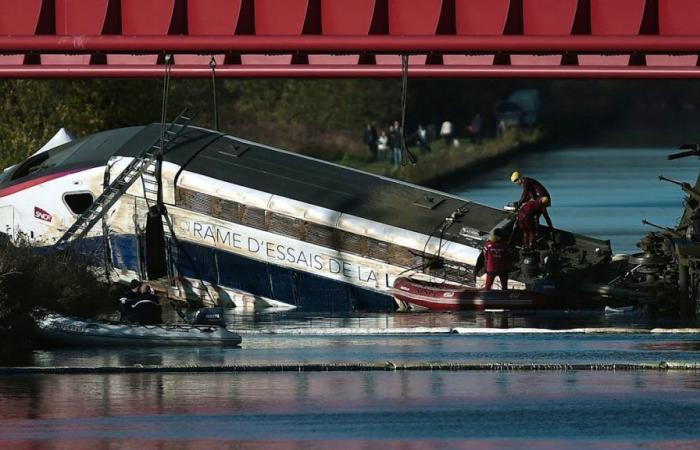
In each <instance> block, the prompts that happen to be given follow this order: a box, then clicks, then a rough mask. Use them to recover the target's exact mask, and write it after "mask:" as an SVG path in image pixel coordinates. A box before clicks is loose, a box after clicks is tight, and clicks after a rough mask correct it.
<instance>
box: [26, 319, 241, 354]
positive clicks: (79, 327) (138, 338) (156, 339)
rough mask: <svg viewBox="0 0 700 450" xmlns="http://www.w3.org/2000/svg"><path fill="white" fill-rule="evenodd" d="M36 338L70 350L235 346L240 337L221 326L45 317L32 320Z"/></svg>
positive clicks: (239, 341) (238, 342)
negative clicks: (34, 324)
mask: <svg viewBox="0 0 700 450" xmlns="http://www.w3.org/2000/svg"><path fill="white" fill-rule="evenodd" d="M35 322H36V332H37V334H38V336H39V337H40V338H41V339H43V340H45V341H46V342H49V343H51V344H56V345H72V346H129V347H144V346H148V347H150V346H226V347H232V346H238V345H240V343H241V336H240V335H239V334H237V333H235V332H233V331H231V330H228V329H226V328H225V327H223V326H218V325H189V324H162V325H137V324H129V323H118V322H103V321H96V320H83V319H78V318H75V317H66V316H63V315H60V314H56V313H45V314H41V315H37V317H36V318H35Z"/></svg>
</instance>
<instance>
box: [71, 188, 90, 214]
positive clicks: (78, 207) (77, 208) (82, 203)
mask: <svg viewBox="0 0 700 450" xmlns="http://www.w3.org/2000/svg"><path fill="white" fill-rule="evenodd" d="M93 201H94V197H93V196H92V194H91V193H89V192H73V193H70V194H65V195H64V196H63V202H64V203H65V204H66V206H68V209H70V210H71V211H72V212H73V214H82V213H84V212H85V211H86V210H87V209H88V208H89V207H90V205H92V202H93Z"/></svg>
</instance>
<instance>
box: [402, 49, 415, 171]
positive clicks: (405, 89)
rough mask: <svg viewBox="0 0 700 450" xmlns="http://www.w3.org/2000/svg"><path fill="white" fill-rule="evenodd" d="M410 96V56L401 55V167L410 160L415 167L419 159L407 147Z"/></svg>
mask: <svg viewBox="0 0 700 450" xmlns="http://www.w3.org/2000/svg"><path fill="white" fill-rule="evenodd" d="M407 96H408V55H406V54H403V55H401V165H403V166H405V165H406V160H408V161H409V162H410V163H411V164H412V165H415V164H416V162H417V161H418V159H417V158H416V156H415V155H414V154H413V153H411V151H410V150H409V149H408V146H407V145H406V98H407Z"/></svg>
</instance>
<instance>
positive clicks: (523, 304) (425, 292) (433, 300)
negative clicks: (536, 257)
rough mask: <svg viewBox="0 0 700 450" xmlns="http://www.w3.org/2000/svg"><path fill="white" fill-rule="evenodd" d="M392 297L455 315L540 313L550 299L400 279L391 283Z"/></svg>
mask: <svg viewBox="0 0 700 450" xmlns="http://www.w3.org/2000/svg"><path fill="white" fill-rule="evenodd" d="M393 295H394V297H395V298H396V299H397V300H400V301H402V302H406V303H410V304H411V305H416V306H420V307H423V308H428V309H433V310H442V311H458V310H463V309H466V310H484V309H542V308H546V307H547V306H548V302H549V300H550V297H548V296H546V295H544V294H540V293H537V292H532V291H526V290H519V289H508V290H492V291H484V290H481V289H477V288H473V287H469V286H460V285H456V284H449V283H431V282H429V281H422V280H416V279H412V278H406V277H400V278H397V279H396V281H395V282H394V289H393Z"/></svg>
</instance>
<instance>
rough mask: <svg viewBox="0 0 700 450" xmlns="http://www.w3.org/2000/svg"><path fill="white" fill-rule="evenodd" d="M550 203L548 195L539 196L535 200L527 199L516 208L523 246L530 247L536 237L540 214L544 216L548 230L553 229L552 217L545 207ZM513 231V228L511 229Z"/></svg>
mask: <svg viewBox="0 0 700 450" xmlns="http://www.w3.org/2000/svg"><path fill="white" fill-rule="evenodd" d="M550 204H551V202H550V200H549V197H540V198H538V199H537V200H528V201H526V202H525V203H523V205H522V206H521V207H520V209H519V210H518V220H517V224H518V228H520V230H521V231H522V232H523V246H524V247H525V248H529V249H531V248H532V247H533V246H534V244H535V240H536V239H537V227H538V226H539V223H540V216H544V219H545V220H546V221H547V225H548V226H549V230H550V232H553V231H554V225H552V219H550V218H549V214H547V207H548V206H549V205H550ZM513 231H515V229H513Z"/></svg>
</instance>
